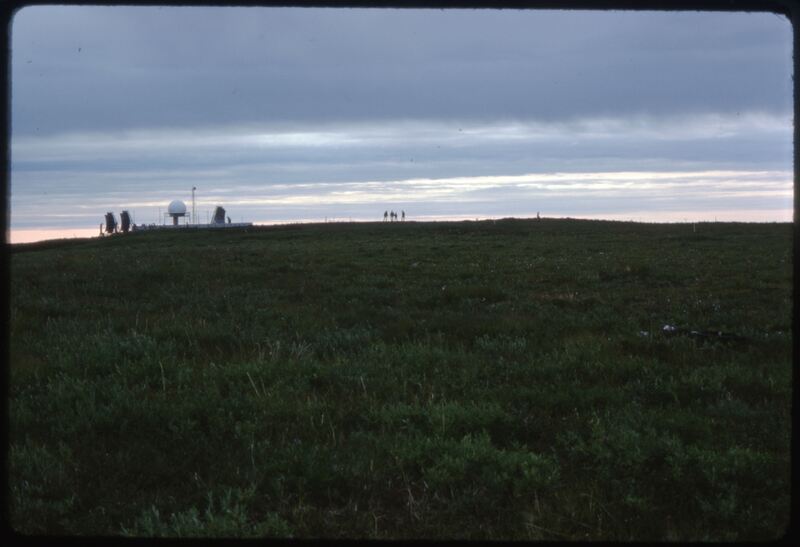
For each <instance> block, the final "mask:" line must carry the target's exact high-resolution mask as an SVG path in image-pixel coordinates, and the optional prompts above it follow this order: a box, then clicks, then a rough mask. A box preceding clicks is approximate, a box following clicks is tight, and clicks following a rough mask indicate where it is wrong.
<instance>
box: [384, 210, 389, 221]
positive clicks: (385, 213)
mask: <svg viewBox="0 0 800 547" xmlns="http://www.w3.org/2000/svg"><path fill="white" fill-rule="evenodd" d="M388 219H389V211H384V212H383V221H384V222H386V221H387V220H388Z"/></svg>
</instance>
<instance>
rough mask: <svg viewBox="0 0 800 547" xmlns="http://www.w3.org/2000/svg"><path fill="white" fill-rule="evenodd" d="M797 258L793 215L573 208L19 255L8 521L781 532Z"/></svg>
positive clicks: (114, 526) (380, 532)
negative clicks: (550, 215) (698, 217)
mask: <svg viewBox="0 0 800 547" xmlns="http://www.w3.org/2000/svg"><path fill="white" fill-rule="evenodd" d="M791 246H792V226H791V225H788V224H771V225H767V224H760V225H759V224H726V223H708V224H698V225H697V226H696V231H693V227H692V225H691V224H688V225H687V224H683V225H681V224H672V225H656V224H636V223H620V222H599V221H578V220H553V219H542V220H541V221H536V220H503V221H496V222H493V221H484V222H459V223H414V222H406V223H369V224H366V223H365V224H317V225H291V226H280V227H268V228H259V229H255V228H251V229H248V230H246V231H243V230H233V229H232V230H224V231H222V230H220V231H213V232H209V233H190V232H189V233H136V234H128V235H124V236H122V235H120V236H114V237H110V238H104V239H93V240H82V241H64V242H58V243H45V244H38V245H36V244H35V245H20V246H15V247H14V250H13V254H12V257H11V294H10V349H9V351H10V372H9V383H10V385H9V392H8V408H9V442H10V445H9V452H8V460H9V468H8V469H9V487H10V492H9V493H10V497H9V503H10V517H11V524H12V526H13V527H14V528H15V529H16V530H17V531H19V532H21V533H25V534H31V533H33V534H68V535H73V534H91V535H134V536H214V537H221V536H224V537H228V536H237V537H245V536H248V537H249V536H280V537H315V538H318V537H329V538H334V537H336V538H338V537H349V538H446V539H479V538H494V539H521V540H530V539H552V540H560V539H571V540H575V539H579V540H580V539H615V540H630V539H635V540H763V539H771V538H776V537H779V536H781V535H782V534H783V533H784V532H785V530H786V526H787V525H788V522H789V508H790V436H791V394H792V385H791V382H792V362H791V358H792V349H791V347H792V334H791V321H792V319H791V310H792V254H791ZM665 325H672V326H675V327H677V328H678V329H688V330H686V331H682V330H678V331H677V332H676V333H673V334H672V335H670V333H667V332H664V331H663V327H664V326H665ZM690 330H697V331H714V332H716V331H723V332H725V333H731V334H735V335H737V337H718V336H715V335H711V334H708V335H706V336H693V335H691V334H690V332H689V331H690Z"/></svg>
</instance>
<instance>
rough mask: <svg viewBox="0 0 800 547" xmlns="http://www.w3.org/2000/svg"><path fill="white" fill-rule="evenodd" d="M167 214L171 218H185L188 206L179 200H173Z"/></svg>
mask: <svg viewBox="0 0 800 547" xmlns="http://www.w3.org/2000/svg"><path fill="white" fill-rule="evenodd" d="M167 212H168V213H169V214H170V215H171V216H183V215H185V214H186V204H185V203H184V202H182V201H181V200H179V199H176V200H173V201H172V202H171V203H170V204H169V207H167Z"/></svg>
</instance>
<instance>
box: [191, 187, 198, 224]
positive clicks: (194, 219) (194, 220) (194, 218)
mask: <svg viewBox="0 0 800 547" xmlns="http://www.w3.org/2000/svg"><path fill="white" fill-rule="evenodd" d="M195 190H197V187H196V186H192V224H197V217H196V216H194V191H195Z"/></svg>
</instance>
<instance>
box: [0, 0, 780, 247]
mask: <svg viewBox="0 0 800 547" xmlns="http://www.w3.org/2000/svg"><path fill="white" fill-rule="evenodd" d="M11 32H12V37H11V48H12V59H11V61H12V67H11V76H12V78H11V91H12V112H11V114H12V124H11V157H12V166H11V229H12V240H13V234H14V232H15V231H17V232H19V233H22V230H26V229H33V228H40V229H60V230H63V231H64V235H70V234H72V233H81V232H80V230H90V229H91V230H94V231H95V232H96V231H98V226H99V223H100V222H101V221H102V216H103V214H104V213H105V212H106V211H114V212H115V213H116V214H117V215H119V211H121V210H122V209H129V210H131V211H132V212H133V213H134V215H135V217H136V221H137V222H147V223H150V222H156V221H158V214H159V209H160V211H161V212H162V213H163V211H164V209H165V208H166V205H167V204H168V203H169V201H171V200H172V199H176V198H177V199H183V200H184V201H187V203H190V200H191V188H192V186H197V188H198V190H197V210H198V220H199V221H203V222H205V220H206V216H205V215H206V212H208V211H211V210H212V209H213V207H214V206H215V205H217V204H221V205H223V206H225V207H226V208H227V209H228V211H229V213H230V214H231V216H232V217H233V219H234V220H236V221H238V220H246V221H253V222H291V221H321V220H323V219H325V218H328V219H340V220H343V219H349V218H352V219H354V220H377V219H379V218H380V217H382V215H383V211H384V210H386V209H395V210H398V211H399V210H400V209H404V210H405V211H406V213H407V215H408V217H409V218H410V219H427V218H488V217H502V216H535V214H536V212H537V211H540V212H541V213H542V215H543V216H573V217H597V218H626V219H627V218H633V219H635V220H645V221H648V220H650V221H652V220H656V221H660V220H683V219H686V220H690V221H691V220H713V219H714V217H721V218H725V219H742V220H767V221H769V220H775V221H788V220H790V219H791V209H792V195H793V194H792V156H791V154H792V116H793V112H792V77H791V69H792V66H791V59H792V50H791V44H792V30H791V25H790V23H789V21H788V20H786V19H785V18H783V17H780V16H777V15H774V14H770V13H765V14H753V13H750V14H744V13H741V14H738V13H698V12H685V13H683V12H618V11H616V12H596V11H594V12H593V11H516V10H502V11H498V10H397V9H330V8H328V9H322V8H314V9H303V8H211V7H204V8H188V7H172V8H170V7H162V8H158V7H119V6H115V7H102V6H32V7H27V8H24V9H23V10H21V11H19V12H18V13H17V14H16V16H15V17H14V19H13V22H12V28H11ZM17 239H18V240H19V238H17Z"/></svg>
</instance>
